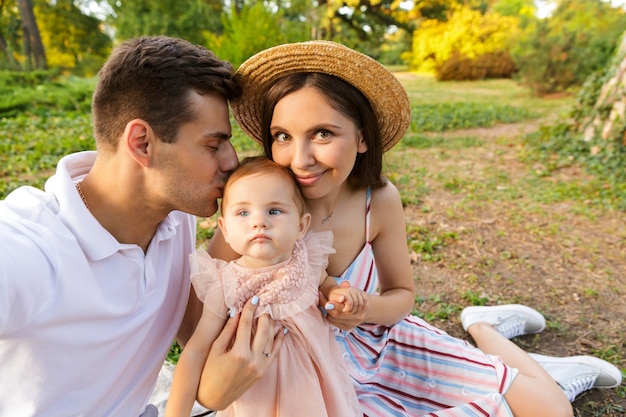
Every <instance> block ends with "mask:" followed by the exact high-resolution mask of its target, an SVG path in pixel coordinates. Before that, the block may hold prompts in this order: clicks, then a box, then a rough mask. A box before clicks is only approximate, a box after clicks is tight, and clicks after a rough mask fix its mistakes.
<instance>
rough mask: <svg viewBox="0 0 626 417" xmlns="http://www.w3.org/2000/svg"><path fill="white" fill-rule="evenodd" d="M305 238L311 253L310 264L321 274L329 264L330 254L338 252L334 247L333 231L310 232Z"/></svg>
mask: <svg viewBox="0 0 626 417" xmlns="http://www.w3.org/2000/svg"><path fill="white" fill-rule="evenodd" d="M303 240H304V242H305V243H306V247H307V250H308V254H309V265H311V267H312V268H313V270H314V271H315V272H317V274H318V276H319V275H320V274H321V271H322V270H324V269H326V267H327V266H328V255H330V254H332V253H335V252H336V251H335V249H334V248H333V232H330V231H328V232H308V233H307V234H306V235H305V236H304V239H303Z"/></svg>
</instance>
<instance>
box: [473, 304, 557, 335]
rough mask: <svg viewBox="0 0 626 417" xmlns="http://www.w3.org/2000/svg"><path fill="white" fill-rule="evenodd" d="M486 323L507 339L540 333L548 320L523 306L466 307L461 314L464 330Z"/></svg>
mask: <svg viewBox="0 0 626 417" xmlns="http://www.w3.org/2000/svg"><path fill="white" fill-rule="evenodd" d="M481 321H482V322H486V323H489V324H491V325H493V327H495V328H496V330H497V331H498V332H500V334H502V335H503V336H504V337H506V338H507V339H512V338H514V337H515V336H520V335H523V334H531V333H539V332H541V331H542V330H543V329H545V328H546V319H545V318H544V317H543V316H542V315H541V314H540V313H539V312H538V311H537V310H534V309H532V308H530V307H526V306H524V305H521V304H505V305H499V306H472V307H465V308H464V309H463V311H462V312H461V323H462V324H463V329H465V331H467V329H468V328H469V327H470V326H471V325H472V324H474V323H478V322H481Z"/></svg>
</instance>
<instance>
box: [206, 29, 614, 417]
mask: <svg viewBox="0 0 626 417" xmlns="http://www.w3.org/2000/svg"><path fill="white" fill-rule="evenodd" d="M236 79H237V80H238V81H239V82H240V84H241V85H242V88H243V91H244V94H243V96H242V97H241V98H240V99H238V100H235V101H234V102H233V103H232V108H233V114H234V116H235V118H236V120H237V122H238V123H239V125H240V126H241V127H242V129H243V130H244V131H246V133H248V134H249V135H250V136H251V137H252V138H254V139H255V140H257V141H259V142H261V143H262V144H263V146H264V149H265V153H266V155H267V156H268V157H270V158H271V159H273V160H274V161H275V162H277V163H278V164H280V165H283V166H286V167H289V169H290V170H291V172H292V174H293V175H294V176H295V178H296V180H297V181H298V183H299V185H300V187H301V189H302V193H303V195H304V197H305V200H306V204H307V208H308V210H309V211H310V213H311V215H312V222H311V230H313V231H316V232H321V231H332V232H333V234H334V236H335V240H334V248H335V250H336V253H335V254H333V255H331V256H330V257H329V265H328V273H329V274H330V275H333V276H335V277H337V279H338V281H339V282H341V285H350V286H357V287H359V288H361V289H363V290H365V291H366V292H367V293H368V297H367V305H366V308H365V309H364V310H363V311H362V312H360V313H359V314H345V313H343V312H341V311H330V312H328V315H329V320H330V321H331V323H333V324H334V325H335V326H336V327H337V328H338V329H337V332H336V338H337V341H338V342H339V343H340V345H341V347H342V349H343V352H344V353H343V355H344V358H345V359H346V363H347V366H348V368H349V371H350V375H351V376H352V379H353V385H354V387H355V389H356V391H357V395H358V397H359V401H360V403H361V406H362V407H363V410H364V413H365V414H366V415H371V416H415V415H418V416H419V415H431V416H465V415H467V416H470V415H471V416H474V415H488V416H506V415H515V416H533V417H535V416H550V417H555V416H571V415H572V408H571V405H570V403H569V401H568V399H567V397H566V396H565V395H564V393H563V391H562V390H561V388H559V386H558V385H557V384H556V383H555V381H554V379H553V378H552V377H551V376H550V375H549V374H548V373H547V372H546V371H545V370H544V369H543V368H542V366H541V365H539V363H538V362H537V361H535V360H533V359H532V358H531V357H530V356H529V355H528V354H527V353H526V352H524V351H523V350H521V349H520V348H519V347H518V346H517V345H515V344H514V343H512V342H511V341H509V340H508V339H507V338H506V337H504V336H503V335H502V334H501V333H500V331H499V329H502V330H503V331H504V330H505V328H506V329H507V330H508V331H507V336H508V337H514V336H516V335H519V334H523V333H529V332H538V331H541V330H543V328H544V326H545V322H544V321H543V317H541V315H540V314H539V313H537V312H536V311H534V310H532V309H530V308H528V307H524V306H516V305H513V306H498V307H493V308H491V309H490V308H483V309H475V308H474V309H472V310H468V311H467V312H465V314H464V315H463V325H464V328H466V330H468V332H469V333H470V334H471V335H472V337H473V338H474V340H475V342H476V343H477V345H478V346H479V348H480V349H477V348H475V347H473V346H471V345H469V344H468V343H466V342H464V341H462V340H459V339H455V338H452V337H450V336H449V335H447V334H446V333H445V332H443V331H441V330H439V329H436V328H434V327H432V326H430V325H429V324H427V323H426V322H424V321H423V320H421V319H419V318H417V317H413V316H409V315H408V314H409V312H410V311H411V309H412V307H413V305H414V284H413V277H412V273H411V268H410V262H409V257H408V248H407V245H406V235H405V222H404V213H403V208H402V203H401V200H400V195H399V193H398V191H397V189H396V188H395V187H394V186H393V184H391V183H390V182H389V181H387V180H386V179H384V178H383V177H382V176H381V167H382V155H383V152H385V151H387V150H389V149H390V148H391V147H392V146H393V145H394V144H395V143H397V142H398V141H399V140H400V138H401V137H402V135H403V134H404V132H405V131H406V129H407V127H408V124H409V120H410V105H409V101H408V98H407V95H406V92H405V91H404V89H403V88H402V86H401V85H400V84H399V83H398V81H397V80H396V79H395V77H394V76H393V74H391V73H390V72H389V71H387V70H386V69H385V68H384V67H383V66H382V65H380V64H379V63H377V62H376V61H374V60H372V59H371V58H368V57H367V56H365V55H362V54H360V53H358V52H356V51H353V50H351V49H349V48H346V47H344V46H342V45H339V44H336V43H332V42H325V41H313V42H304V43H297V44H288V45H281V46H278V47H274V48H270V49H268V50H265V51H262V52H260V53H259V54H257V55H255V56H253V57H252V58H250V59H249V60H248V61H246V62H245V63H244V64H243V65H242V66H241V67H240V68H239V70H238V72H237V75H236ZM209 251H210V252H211V254H212V255H213V256H216V257H220V258H225V259H230V258H232V257H233V254H232V251H230V250H229V249H228V248H227V245H225V244H224V242H223V239H222V237H221V236H220V235H219V234H217V235H216V237H215V238H214V239H213V240H212V242H211V245H210V248H209ZM325 301H326V300H325V299H324V297H321V303H322V305H323V303H324V302H325ZM511 322H513V324H517V325H515V326H509V325H510V324H511ZM339 329H342V330H339ZM511 329H517V330H515V331H511ZM544 359H545V360H546V361H551V362H554V361H553V359H552V358H544ZM556 364H557V365H554V364H553V366H558V367H559V370H560V371H561V370H563V369H566V370H568V371H567V372H565V374H566V375H567V376H566V378H565V379H566V380H565V381H563V382H565V383H566V385H567V384H569V385H572V384H570V383H571V382H572V380H577V379H576V378H578V377H579V376H580V375H579V374H578V373H577V372H578V371H573V370H574V369H579V364H576V365H573V364H572V363H570V362H567V361H565V362H556ZM602 364H603V365H604V363H602ZM595 365H597V363H596V362H593V361H591V358H590V361H589V364H587V363H586V362H585V366H589V367H593V366H595ZM606 365H608V364H606ZM596 368H597V367H596ZM596 368H594V369H595V370H597V369H596ZM606 368H607V369H609V371H614V370H613V369H611V368H610V366H608V367H606ZM602 371H605V369H602ZM598 372H599V371H598ZM618 374H619V371H618ZM612 376H613V380H612V383H615V382H616V381H615V379H617V376H616V375H615V374H614V373H613V374H612ZM619 379H620V380H621V374H620V375H619ZM595 380H596V379H594V382H595ZM569 385H567V386H566V387H564V389H569ZM573 385H576V384H573ZM588 388H589V387H587V388H585V389H588ZM578 392H580V391H578ZM574 395H575V394H574Z"/></svg>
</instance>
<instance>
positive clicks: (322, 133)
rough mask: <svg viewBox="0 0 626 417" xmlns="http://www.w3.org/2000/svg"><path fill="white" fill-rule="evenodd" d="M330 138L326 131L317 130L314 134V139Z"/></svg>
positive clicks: (329, 133) (328, 132)
mask: <svg viewBox="0 0 626 417" xmlns="http://www.w3.org/2000/svg"><path fill="white" fill-rule="evenodd" d="M330 136H331V132H330V131H328V130H319V131H317V133H316V134H315V138H316V139H328V138H329V137H330Z"/></svg>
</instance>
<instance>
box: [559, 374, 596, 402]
mask: <svg viewBox="0 0 626 417" xmlns="http://www.w3.org/2000/svg"><path fill="white" fill-rule="evenodd" d="M595 382H596V376H595V375H589V374H587V375H581V376H579V377H576V378H574V379H570V380H569V381H567V382H565V383H564V384H559V385H560V386H561V388H562V389H563V391H565V394H566V395H567V398H568V399H569V400H570V402H573V401H574V400H575V399H576V396H578V394H580V393H581V392H585V391H587V390H590V389H591V388H593V384H594V383H595Z"/></svg>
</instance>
